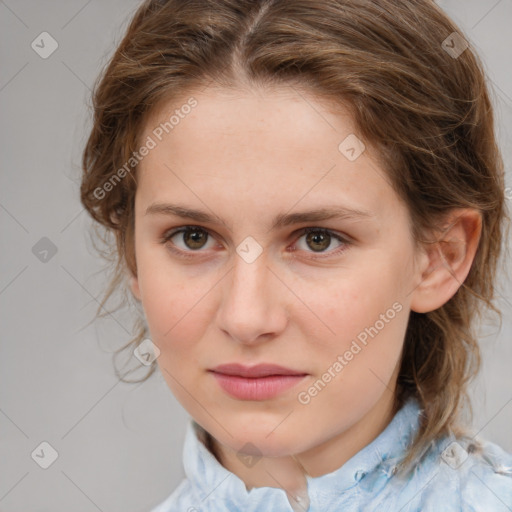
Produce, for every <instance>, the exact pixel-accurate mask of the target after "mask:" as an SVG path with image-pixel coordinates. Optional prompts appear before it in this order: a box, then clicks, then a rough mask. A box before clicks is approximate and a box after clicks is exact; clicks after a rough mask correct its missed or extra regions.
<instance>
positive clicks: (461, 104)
mask: <svg viewBox="0 0 512 512" xmlns="http://www.w3.org/2000/svg"><path fill="white" fill-rule="evenodd" d="M454 33H455V34H454ZM454 38H455V39H454ZM455 43H457V47H456V46H455ZM461 45H462V46H461ZM466 45H468V47H467V48H465V46H466ZM454 48H455V49H456V50H457V49H458V50H459V53H460V54H459V55H456V54H454V52H453V49H454ZM464 48H465V49H464ZM450 49H452V51H451V52H450ZM461 50H463V51H461ZM212 81H213V82H215V83H216V84H218V85H220V86H221V87H227V88H237V87H240V85H241V84H244V85H248V86H269V87H272V86H281V85H291V86H294V87H297V88H301V89H302V90H304V91H309V92H311V93H313V94H314V95H316V97H318V98H322V99H326V100H328V101H330V102H332V104H339V105H341V106H343V107H344V108H348V109H349V111H350V113H351V115H352V117H353V120H354V122H355V126H356V128H357V130H358V135H359V136H360V137H361V138H362V139H363V140H364V141H365V142H368V143H369V144H371V145H372V147H375V148H376V149H377V151H378V154H379V156H380V157H381V158H382V162H383V166H384V169H385V171H386V172H387V175H388V177H389V179H390V182H391V183H392V186H393V187H394V189H395V191H396V192H397V194H398V195H399V197H400V198H401V199H402V200H403V201H404V202H405V204H406V205H407V207H408V210H409V213H410V218H411V225H412V231H413V235H414V238H415V240H416V241H417V243H422V242H421V241H422V238H423V237H424V235H425V233H427V232H429V230H430V229H431V228H432V226H434V225H439V224H440V222H441V219H442V218H443V216H444V215H445V214H447V213H448V212H449V211H450V210H451V209H454V208H474V209H476V210H478V211H479V212H480V213H481V216H482V234H481V239H480V242H479V246H478V249H477V253H476V256H475V259H474V262H473V265H472V267H471V269H470V272H469V275H468V276H467V279H466V280H465V282H464V283H463V284H462V286H461V287H460V288H459V290H458V291H457V293H456V294H455V295H454V296H453V297H452V298H451V299H450V300H449V301H448V302H447V303H446V304H444V305H443V306H442V307H440V308H439V309H437V310H435V311H432V312H429V313H424V314H419V313H415V312H411V315H410V318H409V323H408V328H407V331H406V336H405V341H404V349H403V355H402V360H401V367H400V372H399V377H398V382H397V391H396V397H395V411H396V410H398V409H399V408H400V407H401V405H403V404H404V402H405V400H406V399H407V398H409V397H411V396H414V397H416V398H417V399H418V401H419V403H420V406H421V408H422V410H423V412H422V415H421V422H420V428H419V431H418V433H417V436H416V438H415V440H414V443H413V444H412V445H411V447H410V449H409V451H408V454H407V457H406V459H405V461H404V468H405V467H407V466H408V464H412V462H413V461H414V460H416V461H417V460H419V458H420V457H421V455H422V454H424V453H425V452H426V450H427V449H428V447H429V445H431V444H432V441H433V440H435V439H436V438H438V437H440V436H442V435H444V434H447V433H449V432H456V431H460V432H463V431H464V429H463V428H462V423H461V412H462V409H463V407H464V406H465V405H467V406H469V409H470V411H471V412H470V414H471V416H472V408H471V403H470V401H469V396H468V392H467V385H468V383H469V381H470V380H471V379H472V378H473V377H474V376H475V375H476V374H477V372H478V370H479V366H480V352H479V346H478V341H477V334H476V329H475V325H476V324H475V322H476V320H477V318H479V317H481V313H482V312H483V310H484V309H485V310H489V309H490V310H493V311H495V312H497V313H499V311H498V309H497V308H496V306H494V305H493V299H494V295H495V275H496V272H497V270H498V263H499V256H500V250H501V243H502V239H503V237H504V230H505V220H506V218H507V214H506V209H505V193H504V170H503V167H504V166H503V161H502V157H501V154H500V151H499V148H498V146H497V142H496V136H495V131H494V130H495V128H494V113H493V107H492V103H491V100H490V94H489V89H488V85H487V82H486V77H485V73H484V67H483V64H482V62H481V61H480V59H479V57H478V55H477V54H476V53H475V52H474V51H473V50H472V48H471V46H470V45H469V43H468V42H467V41H466V40H465V38H464V35H463V33H462V31H461V30H460V29H459V28H458V27H457V26H456V25H455V24H454V23H453V21H452V20H450V18H449V17H448V16H447V15H446V14H445V13H444V12H443V11H442V10H441V9H440V8H439V7H438V6H437V5H436V4H435V3H434V2H433V1H430V0H323V1H321V2H319V1H316V0H294V1H293V2H292V1H289V0H168V1H163V0H160V1H158V0H148V1H145V2H143V3H142V4H141V6H140V7H139V8H138V10H137V11H136V13H135V14H134V16H133V18H132V19H131V22H130V24H129V26H128V29H127V31H126V33H125V35H124V38H123V39H122V41H121V43H120V44H119V46H118V47H117V49H116V51H115V53H114V55H113V56H112V57H111V59H110V60H109V62H108V63H107V65H106V66H105V68H104V69H103V72H102V74H101V75H100V76H99V77H98V80H97V82H96V84H95V88H94V92H93V111H94V118H93V124H92V129H91V132H90V136H89V139H88V141H87V144H86V146H85V149H84V152H83V161H82V164H83V179H82V184H81V201H82V204H83V205H84V207H85V208H86V210H87V211H88V212H89V214H90V215H91V216H92V217H93V219H95V220H96V221H97V222H98V223H99V224H100V225H101V226H103V228H104V229H105V233H106V234H108V235H109V236H111V239H113V240H115V244H113V245H112V244H111V245H110V253H109V254H110V256H111V261H112V262H113V263H114V268H113V277H112V281H111V282H110V286H109V287H108V288H107V290H106V293H105V296H104V298H103V301H102V305H101V306H100V308H102V309H103V306H104V304H105V303H106V301H107V300H108V299H109V298H110V297H111V296H112V294H113V293H114V291H115V290H116V289H118V288H119V287H120V286H121V285H122V284H123V283H124V282H125V279H126V277H127V274H129V273H131V274H132V275H136V272H137V267H136V261H135V255H134V198H135V192H136V187H137V172H136V171H137V166H136V165H134V166H133V169H128V170H126V167H125V172H124V173H120V170H121V168H122V167H123V165H125V163H126V162H127V161H129V159H130V158H131V156H132V155H133V152H134V151H136V150H137V148H138V146H137V144H138V137H139V136H140V134H141V132H142V130H143V127H144V123H145V120H146V119H147V116H148V115H149V114H150V113H151V112H152V111H153V110H154V109H155V108H157V106H158V105H160V104H161V102H162V101H164V100H166V101H167V100H172V99H176V100H177V99H178V98H180V99H181V98H183V97H186V95H187V94H190V93H191V91H195V90H198V89H199V88H201V87H202V88H204V87H205V86H207V85H208V84H209V83H211V82H212ZM121 174H122V175H123V179H120V175H121ZM125 174H130V176H125ZM116 176H117V178H116ZM114 180H115V181H114ZM107 182H109V183H111V185H112V186H109V187H107V186H106V185H105V184H106V183H107ZM507 227H508V224H507ZM107 252H108V251H107ZM134 330H135V331H137V332H136V334H135V336H134V339H132V340H130V342H129V343H128V344H126V345H125V346H124V347H122V348H121V349H119V351H116V354H117V352H120V351H123V350H125V349H131V350H133V348H134V347H135V346H136V345H137V344H138V343H140V341H141V340H142V339H143V337H144V336H145V325H144V322H143V321H142V320H141V321H140V322H139V325H138V326H136V327H135V329H134ZM155 366H156V364H155V363H153V366H152V367H151V368H150V371H149V373H148V375H147V376H146V377H145V378H147V377H149V375H151V374H152V373H153V372H154V370H155ZM116 372H117V369H116ZM118 375H119V373H118ZM121 377H122V378H125V377H126V375H122V376H121ZM143 380H145V379H143ZM132 382H133V381H132Z"/></svg>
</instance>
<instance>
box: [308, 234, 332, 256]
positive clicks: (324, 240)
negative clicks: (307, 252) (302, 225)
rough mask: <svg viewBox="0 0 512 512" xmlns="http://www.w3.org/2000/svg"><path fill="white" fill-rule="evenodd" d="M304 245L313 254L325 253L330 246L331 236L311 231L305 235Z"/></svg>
mask: <svg viewBox="0 0 512 512" xmlns="http://www.w3.org/2000/svg"><path fill="white" fill-rule="evenodd" d="M306 243H307V244H308V247H310V248H311V249H312V250H313V251H315V252H321V251H325V250H326V249H328V247H329V245H330V244H331V235H329V233H325V232H322V231H312V232H310V233H308V234H307V235H306Z"/></svg>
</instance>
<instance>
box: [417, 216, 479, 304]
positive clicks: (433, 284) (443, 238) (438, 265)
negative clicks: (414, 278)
mask: <svg viewBox="0 0 512 512" xmlns="http://www.w3.org/2000/svg"><path fill="white" fill-rule="evenodd" d="M443 226H444V227H443V229H442V231H441V233H440V236H439V235H438V236H437V237H436V239H435V240H434V241H433V242H431V243H430V242H429V243H427V244H426V246H425V253H424V255H423V259H422V263H421V268H420V269H419V272H420V279H421V281H420V284H419V285H418V286H417V287H416V288H415V289H414V290H413V292H412V298H411V309H412V310H413V311H415V312H417V313H428V312H429V311H434V310H435V309H438V308H440V307H441V306H443V305H444V304H445V303H446V302H448V301H449V300H450V299H451V298H452V297H453V296H454V295H455V293H456V292H457V290H458V289H459V288H460V287H461V285H462V283H463V282H464V280H465V279H466V277H467V275H468V274H469V271H470V269H471V265H472V263H473V260H474V258H475V254H476V250H477V248H478V242H479V241H480V234H481V232H482V217H481V215H480V213H479V212H478V211H477V210H475V209H470V208H467V209H456V210H452V211H451V212H450V213H449V214H448V216H447V217H446V218H445V222H444V223H443Z"/></svg>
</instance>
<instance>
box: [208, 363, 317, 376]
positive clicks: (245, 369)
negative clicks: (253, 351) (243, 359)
mask: <svg viewBox="0 0 512 512" xmlns="http://www.w3.org/2000/svg"><path fill="white" fill-rule="evenodd" d="M211 371H213V372H216V373H223V374H224V375H236V376H239V377H252V378H257V377H268V376H270V375H307V374H306V373H305V372H301V371H297V370H292V369H290V368H284V367H283V366H279V365H276V364H270V363H262V364H257V365H255V366H244V365H243V364H238V363H230V364H221V365H219V366H216V367H215V368H213V369H212V370H211Z"/></svg>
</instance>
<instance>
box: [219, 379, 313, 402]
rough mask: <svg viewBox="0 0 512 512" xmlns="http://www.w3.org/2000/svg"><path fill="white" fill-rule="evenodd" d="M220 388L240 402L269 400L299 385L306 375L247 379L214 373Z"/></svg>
mask: <svg viewBox="0 0 512 512" xmlns="http://www.w3.org/2000/svg"><path fill="white" fill-rule="evenodd" d="M212 373H213V376H214V377H215V378H216V379H217V382H218V383H219V385H220V387H221V388H222V389H223V390H224V391H225V392H226V393H228V394H229V395H231V396H232V397H234V398H238V399H239V400H268V399H270V398H273V397H275V396H277V395H279V394H280V393H283V392H284V391H286V390H288V389H290V388H292V387H293V386H295V385H296V384H298V383H299V382H300V381H301V380H302V379H304V377H306V375H270V376H268V377H258V378H252V379H251V378H247V377H239V376H236V375H226V374H224V373H217V372H212Z"/></svg>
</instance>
